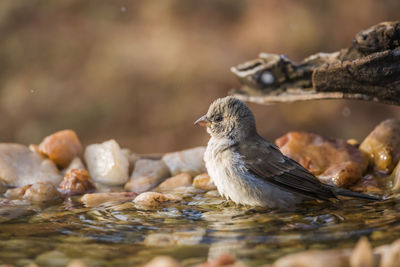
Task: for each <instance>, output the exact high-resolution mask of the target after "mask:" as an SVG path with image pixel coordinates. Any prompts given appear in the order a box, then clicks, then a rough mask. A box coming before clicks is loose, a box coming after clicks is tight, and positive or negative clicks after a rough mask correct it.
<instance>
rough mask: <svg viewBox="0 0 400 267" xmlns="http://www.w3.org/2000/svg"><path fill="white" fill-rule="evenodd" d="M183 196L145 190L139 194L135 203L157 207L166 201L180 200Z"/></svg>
mask: <svg viewBox="0 0 400 267" xmlns="http://www.w3.org/2000/svg"><path fill="white" fill-rule="evenodd" d="M179 201H181V198H180V197H178V196H175V195H171V194H161V193H157V192H144V193H141V194H140V195H138V196H137V197H136V199H135V201H134V203H135V204H136V205H138V206H142V207H153V208H157V207H160V206H162V205H163V204H166V203H171V202H172V203H173V202H179Z"/></svg>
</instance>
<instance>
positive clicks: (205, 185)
mask: <svg viewBox="0 0 400 267" xmlns="http://www.w3.org/2000/svg"><path fill="white" fill-rule="evenodd" d="M193 187H195V188H197V189H201V190H204V191H210V190H216V189H217V187H216V186H215V184H214V182H213V181H211V178H210V176H209V175H208V173H202V174H199V175H197V176H196V177H194V179H193Z"/></svg>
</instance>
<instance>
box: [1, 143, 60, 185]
mask: <svg viewBox="0 0 400 267" xmlns="http://www.w3.org/2000/svg"><path fill="white" fill-rule="evenodd" d="M0 177H1V180H2V181H3V182H4V183H6V184H7V185H8V186H15V187H24V186H26V185H29V184H34V183H38V182H50V183H52V184H54V185H58V184H59V183H60V182H61V180H62V176H61V175H60V173H59V171H58V169H57V167H56V165H55V164H54V162H53V161H51V160H49V159H45V158H44V157H43V156H42V155H40V154H38V153H35V152H32V151H30V150H29V148H28V147H26V146H24V145H20V144H11V143H0Z"/></svg>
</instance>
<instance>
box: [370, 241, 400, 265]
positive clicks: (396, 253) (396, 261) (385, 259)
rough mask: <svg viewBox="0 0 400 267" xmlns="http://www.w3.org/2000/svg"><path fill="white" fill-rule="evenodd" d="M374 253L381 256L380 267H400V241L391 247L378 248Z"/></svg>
mask: <svg viewBox="0 0 400 267" xmlns="http://www.w3.org/2000/svg"><path fill="white" fill-rule="evenodd" d="M374 251H375V252H376V253H377V254H379V255H380V256H381V260H380V264H379V266H380V267H400V239H398V240H397V241H394V242H393V243H392V244H391V245H385V246H381V247H377V248H376V249H375V250H374Z"/></svg>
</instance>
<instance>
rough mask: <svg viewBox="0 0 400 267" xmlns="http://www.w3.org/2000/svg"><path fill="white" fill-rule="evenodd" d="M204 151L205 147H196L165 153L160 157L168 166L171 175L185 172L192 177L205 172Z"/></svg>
mask: <svg viewBox="0 0 400 267" xmlns="http://www.w3.org/2000/svg"><path fill="white" fill-rule="evenodd" d="M205 151H206V148H205V147H196V148H191V149H187V150H183V151H178V152H173V153H167V154H165V155H164V156H163V157H162V160H163V161H164V163H165V164H166V165H167V166H168V169H169V171H170V173H171V175H177V174H179V173H182V172H187V173H190V175H192V176H196V175H198V174H200V173H203V172H206V167H205V163H204V160H203V157H204V152H205Z"/></svg>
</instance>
